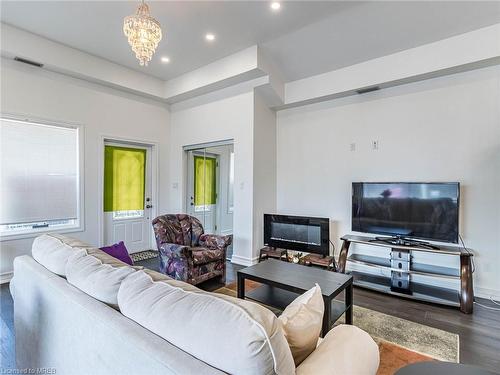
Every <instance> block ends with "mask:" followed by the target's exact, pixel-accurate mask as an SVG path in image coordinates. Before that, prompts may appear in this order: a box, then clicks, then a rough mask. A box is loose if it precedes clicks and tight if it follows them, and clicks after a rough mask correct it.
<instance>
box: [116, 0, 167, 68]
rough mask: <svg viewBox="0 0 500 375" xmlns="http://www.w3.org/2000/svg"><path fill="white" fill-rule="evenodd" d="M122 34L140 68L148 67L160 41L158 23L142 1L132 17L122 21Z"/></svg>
mask: <svg viewBox="0 0 500 375" xmlns="http://www.w3.org/2000/svg"><path fill="white" fill-rule="evenodd" d="M123 32H124V33H125V36H126V37H127V39H128V44H130V47H132V51H134V52H135V57H137V59H138V60H139V63H140V64H141V66H144V65H146V66H147V65H148V62H149V61H151V58H152V57H153V54H154V53H155V50H156V47H158V43H160V40H161V28H160V23H159V22H158V21H157V20H155V19H154V18H153V17H151V16H150V14H149V7H148V6H147V4H145V3H144V0H142V2H141V4H140V5H139V7H138V8H137V12H136V14H134V15H131V16H128V17H125V19H124V20H123Z"/></svg>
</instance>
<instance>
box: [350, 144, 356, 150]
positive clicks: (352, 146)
mask: <svg viewBox="0 0 500 375" xmlns="http://www.w3.org/2000/svg"><path fill="white" fill-rule="evenodd" d="M349 150H351V151H356V143H351V144H350V145H349Z"/></svg>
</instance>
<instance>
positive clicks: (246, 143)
mask: <svg viewBox="0 0 500 375" xmlns="http://www.w3.org/2000/svg"><path fill="white" fill-rule="evenodd" d="M225 94H227V95H225ZM253 102H254V98H253V89H251V88H245V89H243V90H242V91H241V92H233V91H230V92H224V93H222V94H221V93H218V94H217V96H216V97H213V96H212V95H208V96H204V97H202V98H199V99H196V100H195V101H188V102H182V103H179V104H177V105H173V106H172V107H171V129H170V131H171V133H170V137H169V138H170V156H169V170H170V181H171V185H170V187H169V195H170V204H169V208H170V213H177V212H185V189H186V178H185V177H186V160H185V152H184V151H183V147H184V146H187V145H194V144H200V143H207V142H213V141H221V140H227V139H233V140H234V163H235V165H234V207H235V209H234V215H233V218H234V222H233V234H234V246H233V260H234V261H237V262H240V263H248V262H250V258H251V253H250V252H249V249H252V247H253V242H252V241H253V234H252V202H253Z"/></svg>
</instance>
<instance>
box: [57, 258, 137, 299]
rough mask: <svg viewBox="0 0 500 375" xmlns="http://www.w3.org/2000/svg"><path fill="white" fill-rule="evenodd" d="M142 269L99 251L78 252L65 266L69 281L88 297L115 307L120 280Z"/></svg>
mask: <svg viewBox="0 0 500 375" xmlns="http://www.w3.org/2000/svg"><path fill="white" fill-rule="evenodd" d="M141 268H142V267H131V266H129V265H128V264H126V263H124V262H122V261H121V260H119V259H116V258H115V257H113V256H111V255H109V254H106V253H105V252H104V251H102V250H100V249H80V250H79V251H77V252H75V253H74V254H73V255H72V256H71V257H70V258H69V259H68V263H67V265H66V278H67V280H68V282H69V283H70V284H71V285H73V286H75V287H77V288H78V289H80V290H81V291H82V292H85V293H87V294H88V295H89V296H91V297H94V298H95V299H97V300H99V301H101V302H104V303H106V304H108V305H109V306H111V307H113V308H116V309H117V308H118V289H119V288H120V284H121V283H122V281H123V280H124V279H125V278H126V277H127V276H129V275H130V274H132V273H134V272H136V271H137V270H138V269H141Z"/></svg>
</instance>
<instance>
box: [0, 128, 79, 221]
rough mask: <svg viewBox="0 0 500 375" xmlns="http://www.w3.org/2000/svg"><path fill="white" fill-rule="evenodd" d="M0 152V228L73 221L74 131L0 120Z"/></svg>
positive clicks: (75, 199) (75, 197)
mask: <svg viewBox="0 0 500 375" xmlns="http://www.w3.org/2000/svg"><path fill="white" fill-rule="evenodd" d="M0 147H1V148H0V189H1V190H0V202H1V206H0V225H2V226H5V225H12V224H23V223H37V222H38V223H39V222H47V221H59V222H61V221H64V220H70V221H72V222H74V220H76V219H77V216H78V204H79V197H78V183H79V182H78V171H79V168H78V130H77V129H74V128H67V127H60V126H52V125H42V124H37V123H31V122H26V121H17V120H11V119H5V118H1V119H0Z"/></svg>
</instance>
